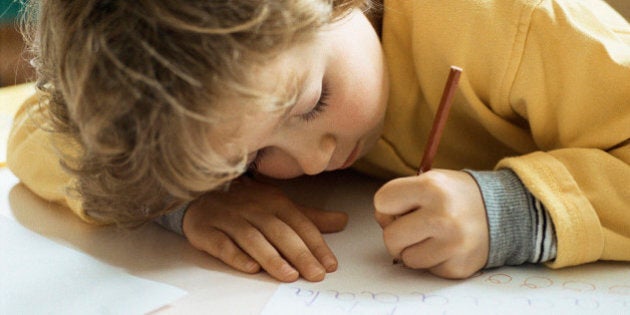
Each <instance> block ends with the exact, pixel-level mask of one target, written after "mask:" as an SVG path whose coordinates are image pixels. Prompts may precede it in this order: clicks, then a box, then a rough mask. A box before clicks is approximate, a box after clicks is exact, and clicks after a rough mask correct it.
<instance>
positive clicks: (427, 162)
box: [417, 66, 462, 175]
mask: <svg viewBox="0 0 630 315" xmlns="http://www.w3.org/2000/svg"><path fill="white" fill-rule="evenodd" d="M461 74H462V69H461V68H459V67H456V66H451V70H450V72H449V74H448V79H447V80H446V85H445V86H444V91H443V92H442V99H441V100H440V105H439V107H438V109H437V112H436V113H435V118H433V126H432V127H431V132H430V133H429V138H428V139H427V143H426V145H425V146H424V155H423V156H422V162H420V166H419V167H418V173H417V175H420V174H422V173H424V172H427V171H429V170H430V169H431V165H432V164H433V159H434V158H435V154H437V149H438V145H440V140H441V139H442V132H443V131H444V125H446V119H447V118H448V114H449V112H450V111H451V105H452V104H453V96H455V91H456V90H457V84H458V83H459V77H460V75H461Z"/></svg>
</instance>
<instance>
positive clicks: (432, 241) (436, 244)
mask: <svg viewBox="0 0 630 315" xmlns="http://www.w3.org/2000/svg"><path fill="white" fill-rule="evenodd" d="M446 245H447V244H445V243H443V242H441V241H440V239H436V238H428V239H425V240H424V241H422V242H419V243H416V244H413V245H411V246H408V247H407V248H405V249H404V250H403V251H402V253H401V254H400V259H401V260H402V261H403V262H404V263H405V266H407V267H409V268H413V269H429V268H432V267H436V266H437V265H440V264H442V263H443V262H444V261H446V260H447V259H448V253H449V248H447V246H446Z"/></svg>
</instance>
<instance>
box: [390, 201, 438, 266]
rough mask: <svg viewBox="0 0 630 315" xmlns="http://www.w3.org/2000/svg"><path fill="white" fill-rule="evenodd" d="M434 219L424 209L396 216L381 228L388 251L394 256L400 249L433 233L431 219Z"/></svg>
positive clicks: (397, 254) (398, 253)
mask: <svg viewBox="0 0 630 315" xmlns="http://www.w3.org/2000/svg"><path fill="white" fill-rule="evenodd" d="M433 220H434V219H433V218H432V217H431V216H429V215H427V214H426V211H422V210H420V211H414V212H410V213H408V214H406V215H403V216H400V217H398V218H397V219H396V220H394V221H393V222H391V223H390V224H389V225H388V226H387V227H385V228H384V229H383V240H384V241H385V246H386V247H387V250H388V251H389V253H390V254H391V255H392V256H394V257H395V258H398V257H400V254H401V253H402V251H403V250H404V249H405V248H407V247H409V246H412V245H414V244H416V243H420V242H422V241H424V240H426V239H428V238H430V237H432V236H433V235H434V233H433V231H434V228H433V227H431V223H430V222H431V221H433Z"/></svg>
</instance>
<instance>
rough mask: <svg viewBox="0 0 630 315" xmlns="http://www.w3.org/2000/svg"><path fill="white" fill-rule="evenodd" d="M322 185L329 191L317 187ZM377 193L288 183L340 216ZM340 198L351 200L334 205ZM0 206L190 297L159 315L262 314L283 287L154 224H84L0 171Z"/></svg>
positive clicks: (366, 185)
mask: <svg viewBox="0 0 630 315" xmlns="http://www.w3.org/2000/svg"><path fill="white" fill-rule="evenodd" d="M322 182H326V183H329V184H330V183H333V184H334V185H319V183H322ZM341 182H343V183H344V184H343V186H344V187H345V188H341V187H337V185H336V183H341ZM304 186H311V187H315V186H317V187H320V189H318V190H317V193H314V194H313V193H312V192H313V191H314V190H308V191H310V192H308V193H307V190H301V191H300V187H304ZM377 186H378V185H377V183H376V182H374V181H370V180H367V179H364V178H362V177H360V176H357V175H354V174H351V173H344V174H337V175H335V176H332V174H331V175H328V176H324V177H322V178H318V179H316V181H315V182H310V183H307V182H304V181H299V180H297V181H292V182H289V183H287V190H288V191H289V192H290V193H292V194H293V195H294V196H296V198H300V199H301V200H303V201H305V202H306V203H308V204H311V205H320V206H322V207H324V208H328V209H341V210H345V209H347V208H354V209H356V210H359V211H358V212H357V213H355V214H356V215H362V214H364V215H365V216H369V217H371V215H372V208H371V193H372V191H374V190H375V189H376V187H377ZM321 187H327V188H328V189H321ZM341 195H344V196H348V197H349V198H339V197H340V196H341ZM350 196H355V197H350ZM0 200H2V203H0V204H1V205H2V206H1V207H0V214H1V215H4V216H6V217H9V218H11V219H13V220H15V221H17V222H18V223H19V224H20V225H22V226H24V227H26V228H27V229H29V230H32V231H34V232H36V233H38V234H41V235H43V236H45V237H46V238H49V239H51V240H53V241H55V242H57V243H60V244H62V245H65V246H67V247H70V248H73V249H76V250H78V251H80V252H83V253H86V254H88V255H90V256H92V257H94V258H96V259H98V260H100V261H102V262H105V263H107V264H110V265H112V266H115V267H121V268H123V269H124V270H126V271H127V272H129V273H130V274H133V275H135V276H138V277H142V278H146V279H151V280H154V281H157V282H162V283H167V284H170V285H173V286H176V287H179V288H181V289H183V290H185V291H187V292H188V294H187V295H186V296H185V297H183V298H182V299H180V300H178V301H177V302H175V303H173V304H172V305H169V306H167V307H164V308H162V309H160V310H158V311H157V312H156V313H160V314H162V313H164V314H195V313H206V311H205V310H213V311H212V313H213V314H259V313H260V312H261V311H262V310H263V308H264V306H265V304H266V303H267V301H268V300H269V298H270V297H271V296H272V295H273V293H274V292H275V290H276V289H277V288H278V285H279V284H280V283H279V282H277V281H275V280H273V279H272V278H271V277H269V276H268V275H267V274H266V273H259V274H255V275H248V274H244V273H240V272H237V271H234V270H232V269H230V268H228V267H227V266H226V265H224V264H223V263H221V262H220V261H218V260H216V259H214V258H212V257H210V256H209V255H206V254H204V253H202V252H200V251H198V250H196V249H194V248H192V247H191V246H190V245H189V244H188V243H187V241H186V240H185V239H184V238H182V237H180V236H178V235H176V234H174V233H171V232H169V231H166V230H164V229H162V228H161V227H159V226H157V225H155V224H147V225H145V226H143V227H141V228H139V229H137V230H132V231H126V230H118V229H116V228H114V227H95V226H90V225H87V224H85V223H83V222H81V221H80V220H79V219H77V218H75V217H74V216H73V215H72V214H71V213H70V212H69V211H67V210H66V209H63V208H61V207H59V206H56V205H53V204H50V203H47V202H46V201H44V200H42V199H40V198H38V197H37V196H35V195H34V194H33V193H31V192H30V191H29V190H28V189H27V188H26V187H25V186H24V185H22V184H19V183H18V180H17V179H16V178H15V177H14V176H13V175H12V174H11V173H10V172H9V171H8V170H7V169H2V170H0ZM360 213H362V214H360ZM354 221H356V220H352V221H351V222H350V225H349V228H351V227H353V225H354V223H355V222H354ZM343 233H347V231H346V232H343ZM339 234H342V233H339ZM340 264H341V267H340V269H341V270H343V268H344V267H348V265H347V264H345V263H344V261H341V262H340Z"/></svg>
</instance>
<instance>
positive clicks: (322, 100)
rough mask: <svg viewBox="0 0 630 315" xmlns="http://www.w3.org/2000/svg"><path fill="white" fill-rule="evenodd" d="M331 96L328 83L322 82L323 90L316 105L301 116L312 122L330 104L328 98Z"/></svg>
mask: <svg viewBox="0 0 630 315" xmlns="http://www.w3.org/2000/svg"><path fill="white" fill-rule="evenodd" d="M329 97H330V91H329V89H328V84H326V82H325V81H324V82H323V83H322V90H321V92H320V94H319V99H318V100H317V104H315V107H313V109H311V110H310V111H309V112H308V113H304V114H302V115H300V118H301V119H302V120H304V121H306V122H310V121H312V120H313V119H315V118H317V116H319V114H321V113H322V112H324V110H325V109H326V107H327V106H328V98H329Z"/></svg>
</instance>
